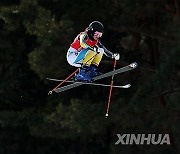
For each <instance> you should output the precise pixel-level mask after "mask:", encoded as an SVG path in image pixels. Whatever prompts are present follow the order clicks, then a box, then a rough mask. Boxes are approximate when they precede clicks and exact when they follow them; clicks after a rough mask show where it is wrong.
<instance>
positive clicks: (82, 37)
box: [79, 34, 94, 50]
mask: <svg viewBox="0 0 180 154" xmlns="http://www.w3.org/2000/svg"><path fill="white" fill-rule="evenodd" d="M87 39H88V36H87V35H86V34H80V36H79V40H80V45H81V47H82V48H85V49H87V48H90V49H92V50H94V49H93V48H92V47H91V46H89V45H88V44H87V43H86V40H87Z"/></svg>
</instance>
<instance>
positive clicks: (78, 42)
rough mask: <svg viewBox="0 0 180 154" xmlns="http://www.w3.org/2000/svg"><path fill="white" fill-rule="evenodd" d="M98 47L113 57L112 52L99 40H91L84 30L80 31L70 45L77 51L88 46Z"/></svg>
mask: <svg viewBox="0 0 180 154" xmlns="http://www.w3.org/2000/svg"><path fill="white" fill-rule="evenodd" d="M95 46H96V47H100V48H103V49H104V53H105V55H106V56H107V57H110V58H113V53H112V52H110V51H109V50H107V49H106V48H105V47H104V46H103V45H102V44H101V42H100V41H99V40H91V39H90V38H89V36H88V34H87V33H86V32H81V33H80V34H78V35H77V37H76V38H75V39H74V41H73V43H72V44H71V47H72V48H74V49H76V50H77V51H81V50H82V49H87V48H90V49H91V50H94V47H95Z"/></svg>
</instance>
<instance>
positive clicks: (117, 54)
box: [112, 53, 120, 60]
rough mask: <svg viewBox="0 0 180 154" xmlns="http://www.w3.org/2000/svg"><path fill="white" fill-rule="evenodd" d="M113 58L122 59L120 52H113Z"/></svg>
mask: <svg viewBox="0 0 180 154" xmlns="http://www.w3.org/2000/svg"><path fill="white" fill-rule="evenodd" d="M112 58H113V59H116V60H119V59H120V54H119V53H113V55H112Z"/></svg>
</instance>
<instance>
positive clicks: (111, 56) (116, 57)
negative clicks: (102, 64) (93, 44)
mask: <svg viewBox="0 0 180 154" xmlns="http://www.w3.org/2000/svg"><path fill="white" fill-rule="evenodd" d="M98 47H99V48H103V49H104V54H105V55H106V56H107V57H109V58H112V59H116V60H119V58H120V54H119V53H112V52H111V51H109V50H108V49H106V47H105V46H104V45H102V43H101V42H100V41H99V42H98Z"/></svg>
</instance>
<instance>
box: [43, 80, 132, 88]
mask: <svg viewBox="0 0 180 154" xmlns="http://www.w3.org/2000/svg"><path fill="white" fill-rule="evenodd" d="M46 79H48V80H51V81H63V80H60V79H52V78H46ZM65 82H70V83H83V84H87V85H92V86H102V87H110V85H109V84H102V83H94V82H80V81H74V80H70V81H65ZM129 87H131V84H126V85H122V86H113V88H129Z"/></svg>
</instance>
